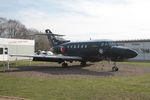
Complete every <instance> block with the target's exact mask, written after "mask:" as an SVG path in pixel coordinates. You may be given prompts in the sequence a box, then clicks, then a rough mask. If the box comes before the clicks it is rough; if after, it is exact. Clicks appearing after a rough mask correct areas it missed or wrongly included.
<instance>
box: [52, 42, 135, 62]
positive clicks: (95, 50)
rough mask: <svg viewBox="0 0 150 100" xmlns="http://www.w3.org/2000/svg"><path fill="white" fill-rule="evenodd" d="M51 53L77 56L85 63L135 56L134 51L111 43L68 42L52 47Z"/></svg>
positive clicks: (118, 59)
mask: <svg viewBox="0 0 150 100" xmlns="http://www.w3.org/2000/svg"><path fill="white" fill-rule="evenodd" d="M52 50H53V52H54V53H56V54H62V55H65V56H79V57H82V58H83V60H85V61H93V62H94V61H100V60H104V59H109V60H112V61H121V60H124V59H129V58H133V57H135V56H137V53H136V52H135V51H134V50H131V49H129V48H126V47H121V46H117V45H116V44H115V43H113V42H112V41H87V42H68V43H64V44H61V45H58V46H55V47H53V49H52Z"/></svg>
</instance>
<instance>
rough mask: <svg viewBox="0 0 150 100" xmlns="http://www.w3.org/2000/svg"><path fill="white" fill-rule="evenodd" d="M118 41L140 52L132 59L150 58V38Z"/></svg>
mask: <svg viewBox="0 0 150 100" xmlns="http://www.w3.org/2000/svg"><path fill="white" fill-rule="evenodd" d="M116 42H117V43H118V45H120V46H126V47H129V48H132V49H134V50H136V51H137V52H138V56H137V57H135V58H133V59H132V60H150V40H125V41H116Z"/></svg>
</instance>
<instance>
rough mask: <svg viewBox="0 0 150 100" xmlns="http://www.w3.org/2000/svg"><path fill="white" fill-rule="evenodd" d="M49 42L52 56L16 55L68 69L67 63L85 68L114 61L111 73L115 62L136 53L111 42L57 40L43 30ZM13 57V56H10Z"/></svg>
mask: <svg viewBox="0 0 150 100" xmlns="http://www.w3.org/2000/svg"><path fill="white" fill-rule="evenodd" d="M45 32H46V34H45V35H47V37H48V40H49V42H50V43H51V44H52V48H51V51H52V52H53V53H54V55H32V56H31V55H18V56H23V57H33V61H48V62H58V63H59V64H62V67H68V63H67V62H73V61H79V62H81V64H80V65H81V66H86V62H98V61H102V60H109V61H114V66H113V67H112V71H118V70H119V69H118V67H117V66H116V62H117V61H123V60H126V59H129V58H133V57H136V56H137V55H138V54H137V52H136V51H134V50H132V49H130V48H127V47H122V46H117V44H116V43H115V42H113V41H109V40H97V41H93V40H90V41H81V42H70V41H68V40H59V39H58V38H56V37H57V36H63V35H58V34H53V33H52V32H51V31H50V30H49V29H47V30H45ZM12 56H13V55H12Z"/></svg>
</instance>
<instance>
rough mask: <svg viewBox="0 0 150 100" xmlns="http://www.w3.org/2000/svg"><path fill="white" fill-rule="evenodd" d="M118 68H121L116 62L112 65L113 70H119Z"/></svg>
mask: <svg viewBox="0 0 150 100" xmlns="http://www.w3.org/2000/svg"><path fill="white" fill-rule="evenodd" d="M118 70H119V68H118V67H117V64H116V62H114V66H113V67H112V71H113V72H117V71H118Z"/></svg>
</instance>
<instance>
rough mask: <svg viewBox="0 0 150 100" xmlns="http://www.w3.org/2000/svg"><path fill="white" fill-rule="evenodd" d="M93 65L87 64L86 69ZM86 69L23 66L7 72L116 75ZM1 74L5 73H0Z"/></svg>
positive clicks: (75, 66) (78, 66) (74, 66)
mask: <svg viewBox="0 0 150 100" xmlns="http://www.w3.org/2000/svg"><path fill="white" fill-rule="evenodd" d="M91 65H93V64H87V65H86V67H88V66H91ZM86 67H81V66H80V65H72V66H69V67H67V68H62V67H59V66H21V67H14V68H11V69H10V70H7V71H6V72H32V71H33V72H40V73H45V74H50V75H90V76H113V75H114V74H113V73H112V72H111V71H110V72H109V71H108V72H98V71H93V70H89V69H86ZM0 72H1V73H2V72H3V71H0Z"/></svg>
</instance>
